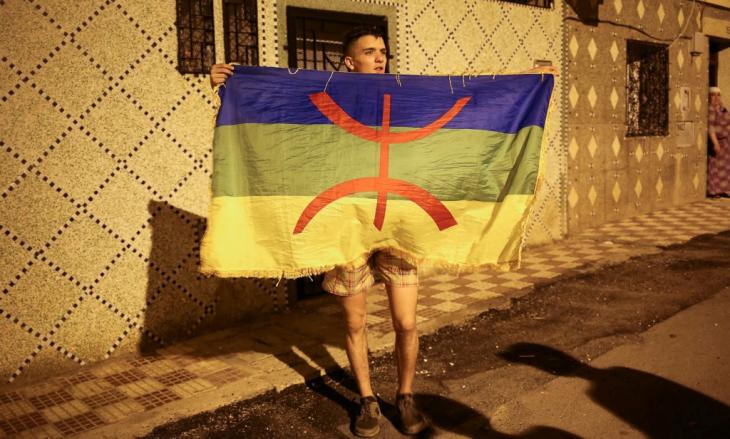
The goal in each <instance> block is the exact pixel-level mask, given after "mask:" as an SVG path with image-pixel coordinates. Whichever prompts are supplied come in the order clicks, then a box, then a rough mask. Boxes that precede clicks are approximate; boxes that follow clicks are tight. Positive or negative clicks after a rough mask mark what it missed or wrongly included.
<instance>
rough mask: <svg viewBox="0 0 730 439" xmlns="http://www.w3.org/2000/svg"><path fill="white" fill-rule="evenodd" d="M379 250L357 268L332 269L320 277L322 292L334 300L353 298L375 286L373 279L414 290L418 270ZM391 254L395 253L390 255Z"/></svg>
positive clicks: (402, 260)
mask: <svg viewBox="0 0 730 439" xmlns="http://www.w3.org/2000/svg"><path fill="white" fill-rule="evenodd" d="M389 252H394V251H393V250H380V251H377V252H375V253H373V254H371V255H370V257H369V258H368V261H367V262H366V263H365V264H363V265H361V266H360V267H357V268H354V269H347V268H345V267H336V268H335V269H334V270H331V271H328V272H327V273H325V275H324V281H322V288H324V290H325V291H328V292H330V293H332V294H335V295H337V296H354V295H355V294H358V293H360V292H361V291H363V290H364V289H367V288H370V287H371V286H373V285H374V284H375V281H376V279H377V280H382V281H383V282H385V283H386V284H390V285H395V286H398V287H407V286H417V285H418V270H417V268H416V267H415V266H413V265H411V264H409V263H408V262H406V260H405V259H401V258H400V257H398V256H396V255H395V254H393V253H389ZM394 253H395V252H394Z"/></svg>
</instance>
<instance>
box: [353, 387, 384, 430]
mask: <svg viewBox="0 0 730 439" xmlns="http://www.w3.org/2000/svg"><path fill="white" fill-rule="evenodd" d="M379 432H380V406H379V405H378V400H377V399H375V397H374V396H366V397H365V398H360V413H358V415H357V418H355V434H356V435H357V436H360V437H373V436H375V435H376V434H378V433H379Z"/></svg>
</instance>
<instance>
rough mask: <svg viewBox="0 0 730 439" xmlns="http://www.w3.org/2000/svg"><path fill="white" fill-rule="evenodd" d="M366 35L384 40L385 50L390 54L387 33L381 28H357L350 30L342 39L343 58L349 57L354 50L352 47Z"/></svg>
mask: <svg viewBox="0 0 730 439" xmlns="http://www.w3.org/2000/svg"><path fill="white" fill-rule="evenodd" d="M366 35H372V36H374V37H376V38H382V39H383V41H384V42H385V49H386V50H388V52H390V49H388V38H387V37H386V35H385V32H383V29H382V28H381V27H379V26H357V27H355V28H353V29H352V30H350V31H349V32H348V33H346V34H345V36H344V37H343V38H342V56H348V54H349V52H350V49H351V48H352V45H353V44H354V43H355V41H357V40H358V38H360V37H364V36H366Z"/></svg>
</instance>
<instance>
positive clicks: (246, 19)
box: [223, 0, 259, 66]
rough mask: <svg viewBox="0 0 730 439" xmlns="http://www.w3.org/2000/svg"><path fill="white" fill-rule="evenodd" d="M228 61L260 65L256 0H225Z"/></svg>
mask: <svg viewBox="0 0 730 439" xmlns="http://www.w3.org/2000/svg"><path fill="white" fill-rule="evenodd" d="M223 32H224V35H225V37H224V41H225V48H226V62H235V63H239V64H244V65H249V66H257V65H259V44H258V39H259V36H258V23H257V13H256V0H224V1H223Z"/></svg>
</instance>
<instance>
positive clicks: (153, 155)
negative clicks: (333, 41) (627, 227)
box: [0, 0, 566, 382]
mask: <svg viewBox="0 0 730 439" xmlns="http://www.w3.org/2000/svg"><path fill="white" fill-rule="evenodd" d="M282 2H283V3H282ZM303 2H305V0H301V1H299V2H298V3H299V4H301V3H303ZM291 3H292V4H294V3H295V2H294V1H292V2H291ZM309 3H310V6H315V7H317V6H318V5H321V6H320V7H322V8H329V9H332V8H334V9H337V10H343V11H348V10H350V11H352V10H355V11H360V12H362V11H368V10H373V11H376V12H377V11H381V10H383V9H386V10H388V11H391V12H393V11H394V13H395V17H396V21H397V22H396V23H395V26H394V27H395V32H396V38H395V44H396V47H397V52H398V70H399V71H400V72H401V73H428V74H435V73H442V74H447V73H448V74H457V75H458V74H461V73H464V72H479V71H481V72H494V73H499V72H503V71H519V70H524V69H526V68H529V67H531V66H532V62H533V61H534V60H535V59H550V60H552V61H553V63H555V64H557V65H559V64H560V63H561V55H562V53H563V51H562V47H563V41H562V30H561V23H562V20H561V18H562V14H563V6H562V2H561V1H558V2H557V6H556V8H554V9H552V10H543V9H539V8H532V7H526V6H521V5H516V4H511V3H506V2H495V1H484V0H449V1H447V0H438V1H435V0H411V1H405V0H402V1H401V0H391V1H385V0H358V1H354V0H353V1H349V0H341V1H321V2H318V1H309ZM286 4H287V3H286V2H285V1H284V0H278V2H277V1H274V0H260V1H259V20H260V25H261V34H260V36H259V43H260V55H261V59H262V64H264V65H279V64H280V61H281V60H280V59H279V52H280V50H279V45H280V44H282V40H280V39H279V32H280V29H279V27H278V26H279V25H280V24H281V23H286V20H285V19H284V17H281V16H279V15H280V14H281V13H282V11H285V8H283V6H286ZM174 22H175V2H174V1H171V0H165V1H155V2H149V1H142V0H83V1H74V2H69V1H65V0H0V40H2V41H3V44H2V46H0V126H1V127H2V131H1V132H0V194H1V197H0V317H2V318H0V346H2V356H0V378H2V379H3V380H15V381H16V382H22V381H25V380H28V379H33V378H34V377H39V376H42V375H44V374H46V373H47V372H49V371H58V370H62V369H64V368H75V367H78V366H79V365H82V364H85V363H89V362H93V361H96V360H99V359H103V358H105V357H108V356H110V355H114V354H116V353H118V352H120V351H129V350H137V349H147V348H154V347H156V346H160V345H161V344H164V343H168V342H170V341H172V340H175V339H177V338H180V337H184V336H186V335H189V334H193V333H196V332H199V331H200V330H201V329H203V328H206V327H209V326H215V325H223V324H225V323H226V322H230V321H234V320H240V319H241V318H244V317H246V316H251V315H256V314H260V313H263V312H270V311H276V310H279V309H282V308H285V307H286V306H287V297H286V291H284V289H283V288H282V287H283V284H284V282H282V283H281V285H279V287H276V286H275V285H274V283H273V282H271V281H262V280H255V281H240V280H238V281H219V280H216V279H207V280H206V279H202V278H200V277H199V276H197V274H196V266H197V263H198V241H199V238H200V235H201V233H202V232H203V230H204V218H205V216H206V213H207V204H208V200H209V197H210V194H209V176H210V154H211V150H210V143H211V134H212V118H213V114H214V112H213V105H212V102H211V97H212V96H211V93H210V90H209V86H208V79H207V77H196V76H192V75H181V74H180V73H179V72H178V71H177V70H176V68H175V67H176V54H177V42H176V32H175V28H174ZM456 78H457V77H456V76H455V80H458V79H456ZM561 87H562V86H561V82H560V81H558V87H557V89H556V96H555V104H554V106H553V110H552V113H551V115H550V120H549V122H548V129H549V138H548V142H547V148H548V149H547V153H546V166H545V170H546V172H545V179H544V185H543V189H544V190H543V191H542V192H541V195H540V197H539V199H538V202H537V205H536V208H535V213H536V215H535V217H534V220H533V221H532V223H531V225H530V229H529V230H530V231H529V233H530V241H531V242H545V241H548V240H551V239H556V238H558V237H560V236H562V235H563V234H564V233H565V230H566V224H565V211H564V207H563V206H565V204H566V202H565V197H566V195H565V193H566V192H565V189H564V186H565V168H566V162H565V160H566V157H565V154H564V153H563V152H562V151H563V150H564V149H563V148H562V146H561V145H563V144H564V142H562V140H561V139H562V132H561V129H560V121H561V115H562V109H561V106H560V102H561V96H562V88H561Z"/></svg>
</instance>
